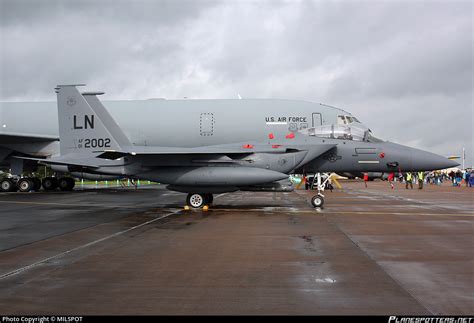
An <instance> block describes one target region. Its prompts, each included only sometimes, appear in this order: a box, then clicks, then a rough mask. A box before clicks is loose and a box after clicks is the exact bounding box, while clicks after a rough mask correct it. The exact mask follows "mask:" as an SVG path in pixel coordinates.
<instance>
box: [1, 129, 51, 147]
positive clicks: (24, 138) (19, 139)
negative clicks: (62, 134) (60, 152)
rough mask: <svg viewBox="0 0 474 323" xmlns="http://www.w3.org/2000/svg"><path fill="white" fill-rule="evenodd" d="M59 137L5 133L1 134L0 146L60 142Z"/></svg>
mask: <svg viewBox="0 0 474 323" xmlns="http://www.w3.org/2000/svg"><path fill="white" fill-rule="evenodd" d="M58 140H59V137H57V136H46V135H37V134H25V133H5V132H0V145H2V144H31V143H37V142H51V141H58Z"/></svg>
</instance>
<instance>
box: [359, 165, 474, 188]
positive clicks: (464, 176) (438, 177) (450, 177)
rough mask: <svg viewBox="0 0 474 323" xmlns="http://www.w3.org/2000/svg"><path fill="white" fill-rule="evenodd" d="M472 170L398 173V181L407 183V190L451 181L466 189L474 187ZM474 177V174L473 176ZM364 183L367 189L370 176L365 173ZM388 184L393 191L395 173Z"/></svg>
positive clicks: (390, 175)
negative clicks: (414, 186) (416, 186)
mask: <svg viewBox="0 0 474 323" xmlns="http://www.w3.org/2000/svg"><path fill="white" fill-rule="evenodd" d="M471 172H473V171H472V170H471V169H465V170H463V171H461V170H457V171H453V170H451V171H450V172H449V173H447V172H446V171H430V172H405V173H402V172H398V180H399V181H400V183H405V188H406V189H409V188H410V189H413V183H415V185H416V184H417V183H418V189H420V190H421V189H423V184H425V183H426V184H430V185H441V184H442V183H443V182H446V181H450V182H451V183H452V185H453V186H458V187H460V186H461V185H465V186H466V187H472V186H473V180H472V179H471V177H472V176H471ZM472 175H474V174H472ZM363 179H364V183H365V187H367V182H368V181H369V174H368V173H364V177H363ZM387 180H388V182H389V183H390V187H391V188H392V189H393V188H394V185H393V182H395V180H396V179H395V173H394V172H392V173H389V174H388V178H387Z"/></svg>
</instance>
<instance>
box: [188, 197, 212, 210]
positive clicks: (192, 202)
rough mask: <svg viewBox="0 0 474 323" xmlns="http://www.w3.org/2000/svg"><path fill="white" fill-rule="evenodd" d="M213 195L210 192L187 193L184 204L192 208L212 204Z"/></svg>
mask: <svg viewBox="0 0 474 323" xmlns="http://www.w3.org/2000/svg"><path fill="white" fill-rule="evenodd" d="M213 200H214V197H213V196H212V194H210V193H189V194H188V197H187V198H186V204H187V205H188V206H190V207H192V208H194V209H200V208H202V207H204V206H205V205H209V204H212V201H213Z"/></svg>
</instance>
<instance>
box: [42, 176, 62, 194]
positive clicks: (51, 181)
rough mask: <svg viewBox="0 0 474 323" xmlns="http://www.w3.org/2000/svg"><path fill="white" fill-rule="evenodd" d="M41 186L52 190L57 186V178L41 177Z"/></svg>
mask: <svg viewBox="0 0 474 323" xmlns="http://www.w3.org/2000/svg"><path fill="white" fill-rule="evenodd" d="M42 185H43V188H44V189H45V190H46V191H52V190H54V189H56V188H57V187H58V180H57V179H56V178H55V177H46V178H43V183H42Z"/></svg>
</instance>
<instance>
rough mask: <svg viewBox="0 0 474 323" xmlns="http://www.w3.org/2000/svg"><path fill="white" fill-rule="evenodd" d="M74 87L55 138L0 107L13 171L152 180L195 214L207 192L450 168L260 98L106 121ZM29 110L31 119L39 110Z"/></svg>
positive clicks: (170, 106) (320, 113) (318, 112)
mask: <svg viewBox="0 0 474 323" xmlns="http://www.w3.org/2000/svg"><path fill="white" fill-rule="evenodd" d="M77 86H78V85H59V86H58V87H57V89H56V90H57V96H58V101H57V105H58V110H57V113H58V119H57V120H58V125H59V131H58V133H59V136H57V135H56V134H55V128H54V127H44V128H41V129H40V130H39V131H36V132H34V133H32V132H31V131H30V134H31V133H32V134H33V135H31V136H30V135H29V134H28V126H27V125H28V124H29V125H30V128H33V129H34V128H35V126H34V122H31V121H29V120H28V121H26V122H25V123H24V124H21V125H20V126H18V119H17V120H15V119H13V118H11V117H10V116H9V113H13V114H14V112H12V111H10V110H8V108H7V107H6V106H5V105H3V106H2V111H1V112H2V114H1V116H2V120H1V123H2V124H3V125H5V127H3V128H4V129H3V131H2V134H0V136H1V137H0V140H1V142H0V146H2V147H3V148H2V149H3V150H2V154H3V156H4V160H8V161H10V162H11V164H12V165H13V166H12V169H14V168H15V167H17V168H19V169H21V167H20V166H15V165H16V164H19V165H21V164H22V163H23V166H24V165H28V163H30V164H34V163H38V162H39V163H42V164H46V165H50V166H51V168H52V169H53V170H54V171H56V172H57V173H71V174H73V175H74V176H78V177H86V176H89V177H91V176H92V177H93V176H109V177H110V178H117V177H128V178H135V179H145V180H152V181H158V182H160V183H164V184H167V185H168V186H167V188H168V189H170V190H175V191H179V192H185V193H188V197H187V203H188V205H190V206H192V207H195V208H199V207H201V206H203V205H204V204H206V203H210V202H211V201H212V194H213V193H221V192H232V191H237V190H266V189H268V190H275V188H278V187H280V186H281V183H279V181H281V180H286V179H287V178H288V174H290V173H301V174H306V173H317V172H328V171H331V172H351V173H352V172H353V173H357V172H362V171H370V172H390V171H396V170H400V169H401V170H403V171H416V170H433V169H442V168H447V167H451V166H453V165H454V164H456V165H457V163H455V162H453V161H450V160H448V159H446V158H444V157H441V156H438V155H435V154H432V153H429V152H426V151H422V150H418V149H414V148H409V147H406V146H402V145H397V144H394V143H390V142H385V141H382V140H380V139H378V138H376V137H374V136H373V134H372V133H371V131H370V130H369V129H368V128H367V126H365V125H363V124H362V123H360V121H359V120H358V119H357V118H355V117H353V116H352V115H351V114H350V113H347V112H345V111H343V110H340V109H336V108H333V107H329V106H325V105H318V104H314V103H309V102H302V101H292V100H265V99H262V100H248V99H246V100H178V101H168V100H161V99H157V100H147V101H115V102H110V108H109V109H110V110H109V111H110V112H112V111H114V112H113V113H114V115H115V118H114V117H113V116H112V115H111V113H109V111H108V110H107V109H105V107H104V106H103V105H102V103H101V102H100V101H99V100H98V98H97V96H98V95H100V94H102V93H97V92H85V93H80V92H79V91H78V90H77ZM45 106H46V105H42V106H41V107H40V109H45ZM29 108H30V111H31V112H32V113H33V115H35V114H37V113H38V111H33V110H34V108H32V107H29ZM43 111H44V110H43ZM50 119H53V120H54V118H53V117H51V118H50ZM115 120H117V122H116V121H115ZM48 122H49V121H48ZM25 124H27V125H25ZM119 125H120V126H119ZM43 126H44V124H43V125H42V127H43ZM11 129H14V130H13V131H11ZM15 129H16V131H15ZM8 131H10V132H8ZM42 134H43V135H44V136H43V137H42ZM58 137H59V138H60V139H61V140H60V141H59V154H57V146H58V144H57V139H58ZM5 138H7V141H5ZM8 138H14V139H15V140H18V142H16V143H13V142H9V141H8ZM31 138H37V140H43V141H41V145H42V146H41V145H39V144H38V142H34V144H35V145H36V148H38V147H39V148H41V149H40V150H36V151H35V149H34V148H31V147H30V150H28V149H25V148H28V147H29V146H27V145H28V144H29V143H30V141H31V140H30V139H31ZM29 140H30V141H29ZM53 147H56V148H53ZM48 149H49V151H48ZM55 149H56V150H55ZM41 154H43V156H41ZM35 155H36V156H35ZM48 181H51V178H47V179H45V180H44V181H43V186H44V187H45V188H48V184H49V183H48ZM59 181H60V183H59V184H60V186H61V187H63V188H64V189H70V188H72V186H73V183H74V182H73V180H72V179H70V178H68V177H63V178H61V179H60V180H59ZM34 182H35V180H34V179H31V178H28V177H25V178H22V179H20V180H19V181H18V187H20V189H21V190H23V191H24V190H29V189H32V188H33V187H34V185H35V183H34ZM36 182H37V181H36ZM53 184H54V183H53ZM2 185H3V183H2ZM53 186H54V185H53ZM312 203H313V205H314V206H321V205H322V204H323V198H322V196H321V195H316V196H315V197H313V199H312Z"/></svg>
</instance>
